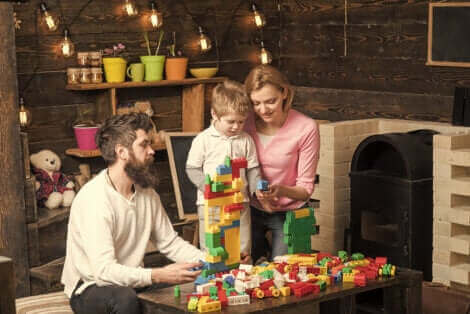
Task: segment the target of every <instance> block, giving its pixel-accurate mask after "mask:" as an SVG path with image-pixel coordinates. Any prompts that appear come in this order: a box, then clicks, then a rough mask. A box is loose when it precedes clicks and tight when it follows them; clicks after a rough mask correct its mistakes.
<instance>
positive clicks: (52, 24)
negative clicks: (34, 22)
mask: <svg viewBox="0 0 470 314" xmlns="http://www.w3.org/2000/svg"><path fill="white" fill-rule="evenodd" d="M39 7H40V9H41V12H42V15H43V19H44V22H45V24H46V26H47V28H48V29H49V30H50V31H55V30H56V29H57V28H58V27H59V18H57V17H56V16H54V15H52V14H51V13H49V11H48V9H47V6H46V4H45V3H44V2H41V4H40V5H39Z"/></svg>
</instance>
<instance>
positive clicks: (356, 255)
mask: <svg viewBox="0 0 470 314" xmlns="http://www.w3.org/2000/svg"><path fill="white" fill-rule="evenodd" d="M351 259H352V260H353V261H358V260H361V259H364V254H362V253H354V254H353V255H351Z"/></svg>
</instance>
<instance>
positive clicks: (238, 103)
mask: <svg viewBox="0 0 470 314" xmlns="http://www.w3.org/2000/svg"><path fill="white" fill-rule="evenodd" d="M250 103H251V101H250V98H249V97H248V95H247V93H246V92H245V87H244V86H243V84H241V83H238V82H235V81H232V80H225V81H224V82H222V83H219V84H217V86H216V87H215V88H214V90H213V91H212V104H211V108H212V110H213V111H214V112H215V114H216V115H217V116H218V117H221V116H223V115H226V114H228V113H239V114H242V115H246V114H248V111H250Z"/></svg>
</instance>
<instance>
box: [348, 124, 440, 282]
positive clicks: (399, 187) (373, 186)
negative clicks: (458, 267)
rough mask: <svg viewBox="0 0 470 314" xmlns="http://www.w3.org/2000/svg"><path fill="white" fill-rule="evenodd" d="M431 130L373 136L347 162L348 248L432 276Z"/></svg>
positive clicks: (428, 276) (427, 276)
mask: <svg viewBox="0 0 470 314" xmlns="http://www.w3.org/2000/svg"><path fill="white" fill-rule="evenodd" d="M436 133H437V132H435V131H431V130H418V131H413V132H409V133H389V134H381V135H374V136H370V137H368V138H366V139H365V140H364V141H362V142H361V144H359V146H358V147H357V149H356V151H355V152H354V156H353V159H352V164H351V173H350V177H351V236H352V238H351V249H352V251H353V252H362V253H364V254H366V255H369V256H387V257H388V258H389V262H390V263H392V264H395V265H398V266H402V267H409V268H413V269H418V270H422V271H423V273H424V274H423V275H424V279H425V280H431V277H432V220H433V214H432V212H433V181H432V180H433V177H432V176H433V175H432V170H433V164H432V158H433V152H432V136H433V135H434V134H436Z"/></svg>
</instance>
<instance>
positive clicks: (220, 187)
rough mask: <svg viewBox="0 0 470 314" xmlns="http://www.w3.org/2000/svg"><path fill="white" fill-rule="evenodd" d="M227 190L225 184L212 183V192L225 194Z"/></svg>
mask: <svg viewBox="0 0 470 314" xmlns="http://www.w3.org/2000/svg"><path fill="white" fill-rule="evenodd" d="M224 189H225V186H224V183H223V182H212V184H211V192H223V191H224Z"/></svg>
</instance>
